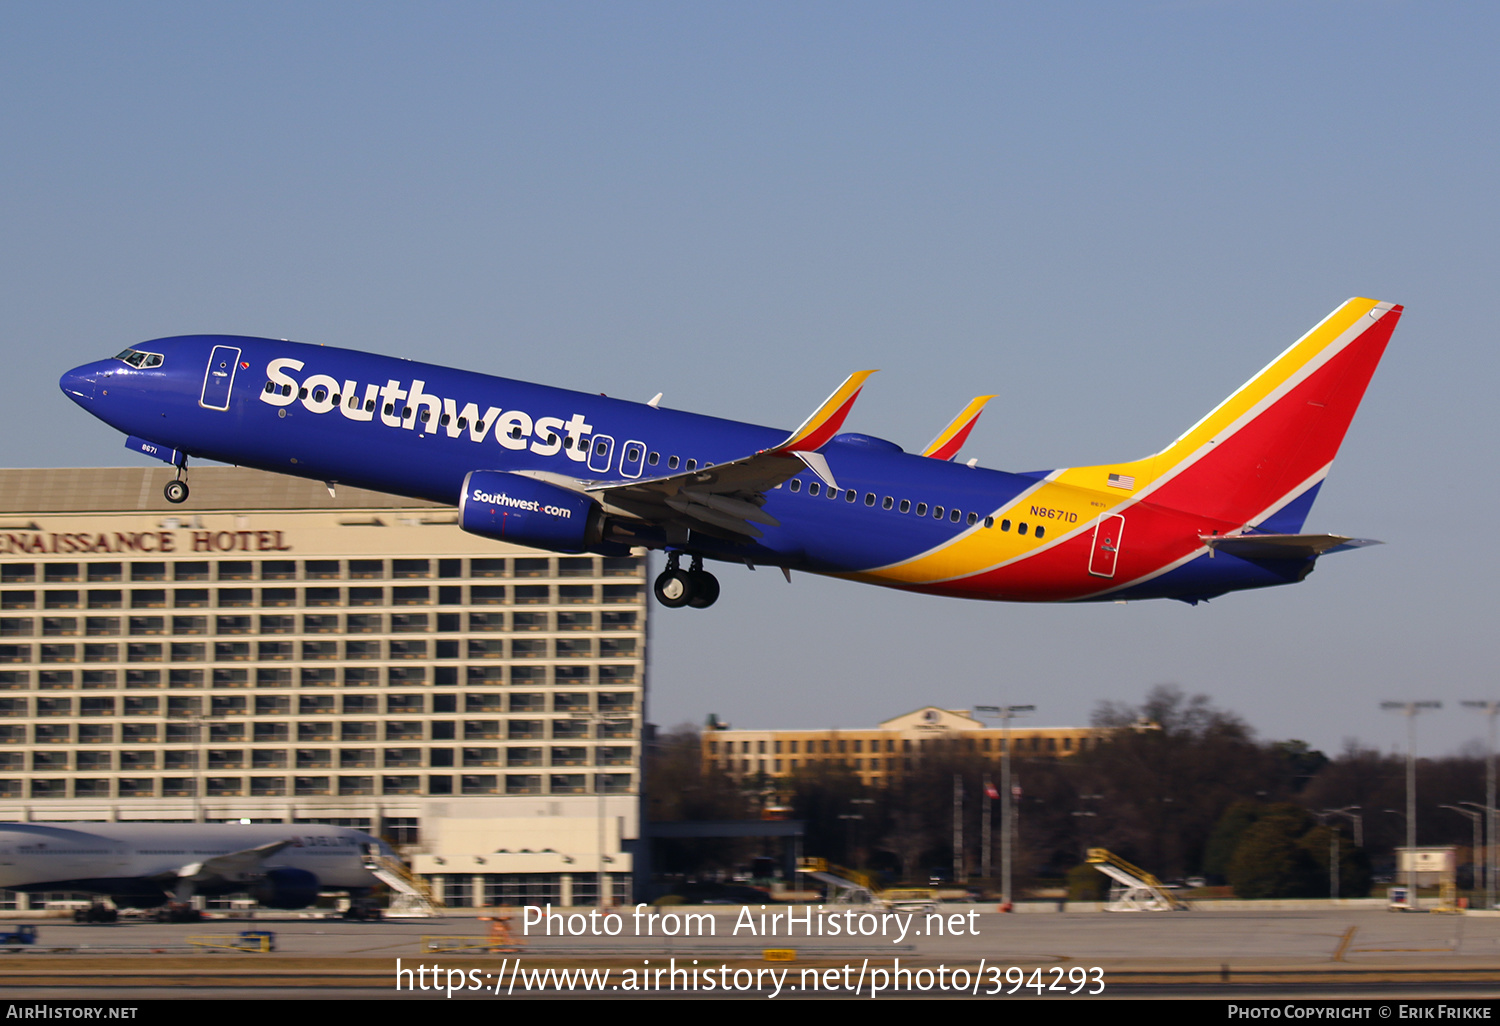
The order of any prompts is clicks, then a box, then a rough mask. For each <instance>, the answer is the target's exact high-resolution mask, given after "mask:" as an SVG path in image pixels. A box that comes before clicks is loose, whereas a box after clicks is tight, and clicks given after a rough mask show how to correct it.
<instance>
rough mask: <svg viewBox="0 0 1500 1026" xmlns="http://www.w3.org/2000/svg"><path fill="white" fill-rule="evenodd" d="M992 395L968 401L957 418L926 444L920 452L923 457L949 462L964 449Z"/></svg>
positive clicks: (980, 396) (976, 397)
mask: <svg viewBox="0 0 1500 1026" xmlns="http://www.w3.org/2000/svg"><path fill="white" fill-rule="evenodd" d="M993 398H995V397H994V396H992V395H979V396H975V397H974V398H973V399H971V400H969V405H967V406H965V407H964V408H963V409H962V410H960V411H959V414H958V416H957V417H954V418H953V421H952V422H951V423H950V424H949V425H948V426H947V427H945V428H943V430H941V431H939V432H938V433H937V437H936V438H934V439H933V440H932V441H930V442H928V443H927V448H925V449H923V450H922V455H923V456H930V457H931V458H933V459H935V460H951V459H953V457H955V456H957V455H958V450H960V449H962V448H963V447H964V442H965V441H967V440H968V437H969V432H970V431H973V430H974V425H975V424H977V423H978V422H979V415H980V414H981V413H983V412H984V406H985V404H986V403H988V402H989V401H990V400H991V399H993Z"/></svg>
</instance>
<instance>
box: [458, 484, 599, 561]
mask: <svg viewBox="0 0 1500 1026" xmlns="http://www.w3.org/2000/svg"><path fill="white" fill-rule="evenodd" d="M458 522H459V524H460V526H462V527H463V529H464V530H465V531H468V532H469V533H471V534H477V535H480V536H482V537H485V538H498V539H499V540H501V541H508V542H514V543H516V544H517V545H530V546H533V547H535V548H539V549H551V550H553V551H554V552H583V551H586V550H587V549H589V548H591V547H593V546H596V545H598V544H599V542H600V540H601V539H602V538H603V523H604V511H603V510H602V509H601V508H600V506H599V504H598V503H597V502H595V501H594V500H593V499H591V498H589V497H588V496H587V495H582V494H580V493H578V492H574V491H570V490H568V489H567V488H559V487H558V486H557V485H553V484H548V483H547V482H545V481H538V480H536V479H535V478H531V477H525V476H523V475H521V474H511V473H507V472H506V471H503V470H475V471H471V472H470V473H469V475H468V476H467V477H465V478H464V492H463V498H461V499H460V500H459V503H458Z"/></svg>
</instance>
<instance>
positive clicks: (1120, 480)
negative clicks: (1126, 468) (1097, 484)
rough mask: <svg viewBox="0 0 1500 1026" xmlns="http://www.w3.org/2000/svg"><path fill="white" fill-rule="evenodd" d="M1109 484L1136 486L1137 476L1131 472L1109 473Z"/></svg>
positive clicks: (1113, 486) (1115, 486) (1124, 486)
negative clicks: (1130, 473) (1133, 475)
mask: <svg viewBox="0 0 1500 1026" xmlns="http://www.w3.org/2000/svg"><path fill="white" fill-rule="evenodd" d="M1109 486H1110V487H1111V488H1134V487H1135V478H1134V477H1132V476H1131V475H1129V474H1111V475H1109Z"/></svg>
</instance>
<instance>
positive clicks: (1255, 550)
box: [1202, 534, 1381, 559]
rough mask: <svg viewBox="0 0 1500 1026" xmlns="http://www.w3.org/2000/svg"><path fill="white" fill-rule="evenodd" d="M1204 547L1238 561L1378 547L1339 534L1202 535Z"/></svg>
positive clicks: (1367, 541) (1292, 557)
mask: <svg viewBox="0 0 1500 1026" xmlns="http://www.w3.org/2000/svg"><path fill="white" fill-rule="evenodd" d="M1202 537H1203V544H1205V545H1207V546H1208V547H1209V549H1211V550H1212V551H1215V552H1226V553H1228V554H1229V555H1231V556H1238V557H1240V558H1241V559H1310V558H1314V557H1317V556H1324V555H1327V554H1328V553H1330V552H1342V551H1343V550H1345V549H1358V548H1363V547H1364V546H1366V545H1379V544H1381V543H1380V542H1378V541H1375V540H1373V539H1370V538H1346V537H1344V536H1343V535H1339V534H1241V535H1205V536H1202Z"/></svg>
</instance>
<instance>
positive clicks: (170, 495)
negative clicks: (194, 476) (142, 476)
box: [161, 453, 188, 503]
mask: <svg viewBox="0 0 1500 1026" xmlns="http://www.w3.org/2000/svg"><path fill="white" fill-rule="evenodd" d="M174 455H177V457H178V459H180V460H181V461H182V462H180V463H178V464H176V467H177V477H176V478H174V479H173V480H171V481H168V482H167V486H166V487H165V488H163V489H162V490H161V493H162V495H164V496H166V499H167V501H168V502H171V503H179V502H186V501H187V497H188V485H187V482H186V481H184V480H183V479H182V478H183V474H185V473H186V472H187V457H186V456H183V455H181V454H180V453H179V454H174Z"/></svg>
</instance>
